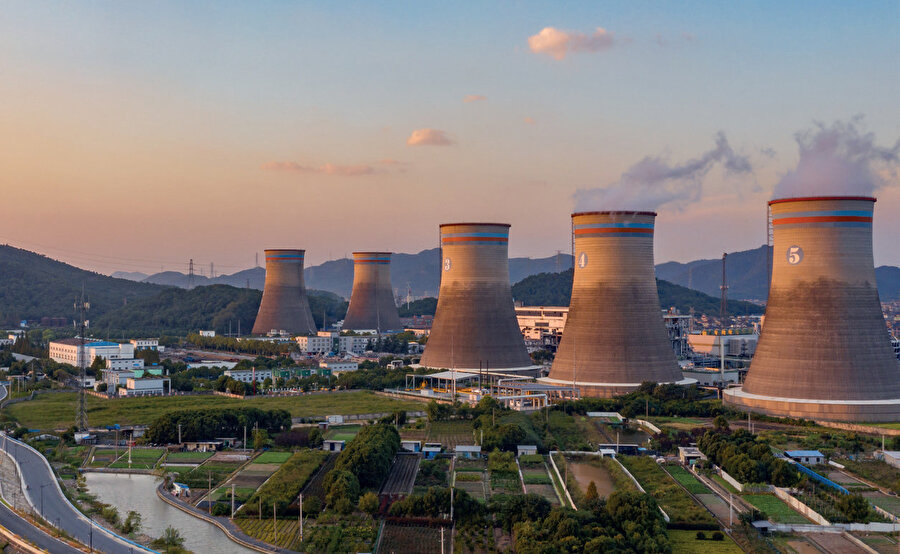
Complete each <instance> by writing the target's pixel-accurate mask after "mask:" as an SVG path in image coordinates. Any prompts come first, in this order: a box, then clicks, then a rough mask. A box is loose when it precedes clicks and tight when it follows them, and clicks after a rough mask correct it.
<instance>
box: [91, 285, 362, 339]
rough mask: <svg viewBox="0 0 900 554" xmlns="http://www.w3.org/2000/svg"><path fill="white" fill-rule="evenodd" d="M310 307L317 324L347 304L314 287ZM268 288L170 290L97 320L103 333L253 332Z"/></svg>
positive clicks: (98, 330) (339, 312) (333, 317)
mask: <svg viewBox="0 0 900 554" xmlns="http://www.w3.org/2000/svg"><path fill="white" fill-rule="evenodd" d="M308 295H309V304H310V309H311V310H312V312H313V319H315V321H316V325H317V326H318V327H319V328H321V327H322V317H323V312H324V316H325V317H326V318H327V319H328V322H329V323H331V322H334V321H336V320H338V319H343V318H344V315H345V314H346V313H347V303H346V302H345V301H344V300H343V299H342V298H340V297H338V296H337V295H335V294H332V293H330V292H323V291H308ZM261 298H262V291H258V290H255V289H245V288H243V289H242V288H235V287H231V286H228V285H210V286H207V287H195V288H193V289H190V290H184V289H180V288H175V287H172V288H169V289H166V290H165V291H163V292H162V293H160V294H159V295H157V296H154V297H151V298H143V299H140V300H137V301H135V302H129V304H128V305H127V306H123V307H121V308H119V309H117V310H115V311H112V312H109V313H107V314H105V315H103V316H102V317H99V318H97V319H96V320H94V321H93V322H92V324H91V326H92V327H93V331H94V333H98V334H99V335H100V336H106V335H107V334H109V336H111V337H112V338H116V337H118V336H122V335H125V336H130V335H140V336H159V335H186V334H188V333H190V332H196V331H197V330H199V329H212V330H214V331H216V332H217V333H219V334H224V333H228V332H229V331H231V332H233V333H237V332H238V329H240V331H241V333H242V334H244V335H247V334H249V333H250V330H251V329H252V328H253V323H254V321H256V312H257V311H258V310H259V302H260V300H261Z"/></svg>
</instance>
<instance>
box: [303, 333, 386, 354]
mask: <svg viewBox="0 0 900 554" xmlns="http://www.w3.org/2000/svg"><path fill="white" fill-rule="evenodd" d="M377 338H378V337H377V336H376V335H342V334H340V333H336V332H333V331H319V332H318V333H316V334H315V335H310V336H299V337H294V342H296V343H297V346H298V347H299V348H300V352H302V353H304V354H306V355H307V356H312V355H323V354H328V353H330V352H335V353H348V354H354V355H357V356H359V355H362V354H364V353H365V352H366V350H370V349H371V344H372V343H373V342H375V340H376V339H377Z"/></svg>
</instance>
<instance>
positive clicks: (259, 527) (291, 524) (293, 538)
mask: <svg viewBox="0 0 900 554" xmlns="http://www.w3.org/2000/svg"><path fill="white" fill-rule="evenodd" d="M234 522H235V524H237V526H238V527H240V528H241V531H243V532H244V533H246V534H248V535H250V536H251V537H253V538H256V539H259V540H261V541H265V542H267V543H269V544H277V545H278V546H280V547H282V548H287V549H288V550H299V547H300V523H299V522H298V521H297V518H291V519H282V520H278V521H277V526H276V525H275V524H273V523H272V518H271V517H269V518H267V519H263V520H260V519H256V518H235V520H234ZM276 529H277V533H276ZM276 534H277V535H278V541H277V542H276V540H275V536H276Z"/></svg>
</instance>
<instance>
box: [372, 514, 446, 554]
mask: <svg viewBox="0 0 900 554" xmlns="http://www.w3.org/2000/svg"><path fill="white" fill-rule="evenodd" d="M449 551H450V529H446V530H445V531H444V547H443V548H441V529H440V528H439V527H425V526H421V525H403V524H401V523H393V522H391V523H386V524H385V525H384V530H383V531H382V536H381V544H380V545H379V547H378V552H379V554H381V553H384V554H392V553H397V554H400V553H405V552H449Z"/></svg>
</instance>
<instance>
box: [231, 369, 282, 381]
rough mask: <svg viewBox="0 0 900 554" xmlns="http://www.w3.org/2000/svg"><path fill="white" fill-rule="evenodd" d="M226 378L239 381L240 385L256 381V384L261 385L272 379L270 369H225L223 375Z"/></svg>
mask: <svg viewBox="0 0 900 554" xmlns="http://www.w3.org/2000/svg"><path fill="white" fill-rule="evenodd" d="M223 375H225V376H226V377H230V378H232V379H234V380H235V381H240V382H242V383H252V382H253V381H256V382H257V383H262V382H263V381H265V380H266V379H272V370H271V369H226V370H225V372H224V374H223Z"/></svg>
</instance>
